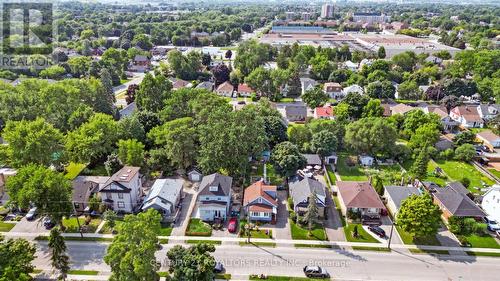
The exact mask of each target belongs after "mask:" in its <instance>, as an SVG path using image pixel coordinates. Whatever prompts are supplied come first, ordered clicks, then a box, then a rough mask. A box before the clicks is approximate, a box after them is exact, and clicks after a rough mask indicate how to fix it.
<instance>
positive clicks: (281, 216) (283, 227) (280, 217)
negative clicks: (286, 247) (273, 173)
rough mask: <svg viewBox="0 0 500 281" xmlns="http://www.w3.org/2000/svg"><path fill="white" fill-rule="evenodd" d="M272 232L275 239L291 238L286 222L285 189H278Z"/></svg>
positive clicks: (288, 225)
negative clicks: (276, 212)
mask: <svg viewBox="0 0 500 281" xmlns="http://www.w3.org/2000/svg"><path fill="white" fill-rule="evenodd" d="M273 233H274V238H276V239H292V234H291V232H290V224H289V223H288V210H287V192H286V190H278V214H277V216H276V225H275V226H274V229H273Z"/></svg>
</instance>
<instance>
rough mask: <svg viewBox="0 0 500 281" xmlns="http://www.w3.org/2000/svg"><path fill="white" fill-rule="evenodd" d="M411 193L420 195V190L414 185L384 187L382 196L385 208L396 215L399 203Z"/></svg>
mask: <svg viewBox="0 0 500 281" xmlns="http://www.w3.org/2000/svg"><path fill="white" fill-rule="evenodd" d="M411 195H420V190H418V188H416V187H414V186H394V185H389V186H386V187H385V191H384V198H385V199H386V200H387V204H386V205H387V209H389V212H391V214H392V215H396V213H397V212H398V211H399V208H400V207H401V203H402V202H403V200H405V199H406V198H408V197H410V196H411Z"/></svg>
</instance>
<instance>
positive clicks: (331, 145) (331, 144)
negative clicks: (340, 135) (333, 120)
mask: <svg viewBox="0 0 500 281" xmlns="http://www.w3.org/2000/svg"><path fill="white" fill-rule="evenodd" d="M337 146H338V140H337V136H335V133H333V132H330V131H326V130H324V131H321V132H318V133H315V134H314V135H313V136H312V140H311V150H312V151H313V152H314V153H317V154H319V155H320V156H321V157H325V156H328V155H331V154H332V153H333V152H335V151H336V150H337Z"/></svg>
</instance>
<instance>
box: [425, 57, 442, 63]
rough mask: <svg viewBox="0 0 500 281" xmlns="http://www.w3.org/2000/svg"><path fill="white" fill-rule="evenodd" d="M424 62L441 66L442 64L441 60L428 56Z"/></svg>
mask: <svg viewBox="0 0 500 281" xmlns="http://www.w3.org/2000/svg"><path fill="white" fill-rule="evenodd" d="M424 62H428V63H433V64H437V65H441V64H442V63H443V59H441V58H438V57H435V56H433V55H430V56H428V57H427V58H425V60H424Z"/></svg>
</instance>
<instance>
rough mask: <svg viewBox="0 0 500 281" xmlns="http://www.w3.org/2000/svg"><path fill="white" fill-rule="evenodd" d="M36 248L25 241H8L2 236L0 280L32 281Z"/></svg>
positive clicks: (0, 240) (0, 239) (0, 242)
mask: <svg viewBox="0 0 500 281" xmlns="http://www.w3.org/2000/svg"><path fill="white" fill-rule="evenodd" d="M35 252H36V247H35V246H34V245H32V244H31V243H29V242H28V241H26V240H25V239H7V240H5V239H4V237H3V236H1V235H0V280H1V281H11V280H16V281H30V280H32V277H31V276H30V275H29V274H30V273H31V272H33V269H34V267H33V265H32V264H31V263H32V262H33V260H34V259H35Z"/></svg>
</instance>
